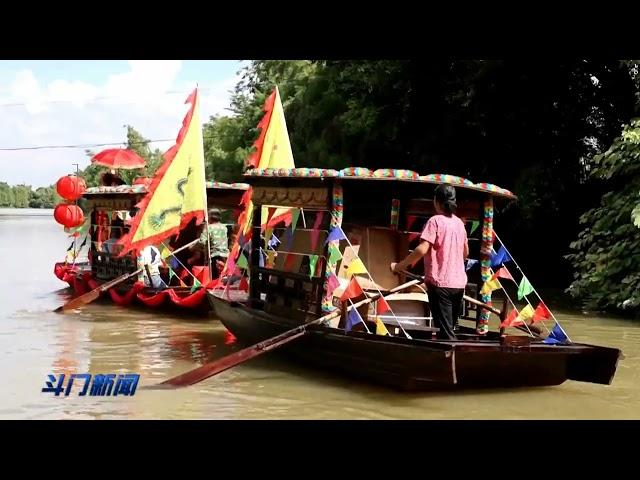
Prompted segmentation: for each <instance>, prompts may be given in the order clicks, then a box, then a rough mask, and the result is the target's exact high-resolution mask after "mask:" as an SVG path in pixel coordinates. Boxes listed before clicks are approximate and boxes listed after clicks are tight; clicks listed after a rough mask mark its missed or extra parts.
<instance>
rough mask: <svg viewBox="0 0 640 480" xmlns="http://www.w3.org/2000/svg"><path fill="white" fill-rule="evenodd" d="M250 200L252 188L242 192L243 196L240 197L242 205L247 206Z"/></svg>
mask: <svg viewBox="0 0 640 480" xmlns="http://www.w3.org/2000/svg"><path fill="white" fill-rule="evenodd" d="M249 200H251V188H249V189H247V191H246V192H244V193H243V194H242V198H241V199H240V205H242V206H243V207H246V206H247V204H248V203H249Z"/></svg>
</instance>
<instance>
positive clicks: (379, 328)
mask: <svg viewBox="0 0 640 480" xmlns="http://www.w3.org/2000/svg"><path fill="white" fill-rule="evenodd" d="M376 335H391V334H390V333H389V330H387V327H386V326H385V324H384V323H382V320H380V317H376Z"/></svg>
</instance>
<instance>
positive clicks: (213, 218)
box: [200, 208, 229, 279]
mask: <svg viewBox="0 0 640 480" xmlns="http://www.w3.org/2000/svg"><path fill="white" fill-rule="evenodd" d="M220 219H221V214H220V210H218V209H217V208H212V209H211V210H209V228H208V231H207V232H202V235H200V243H201V244H202V245H205V246H206V245H207V234H208V236H209V256H210V257H211V267H212V270H213V272H211V279H216V278H218V274H219V271H220V269H219V268H218V264H219V263H220V262H221V263H222V265H223V267H224V262H226V261H227V257H228V256H229V239H228V237H227V227H226V226H225V225H224V224H223V223H221V222H220Z"/></svg>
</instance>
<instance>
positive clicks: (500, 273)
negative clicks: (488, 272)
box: [491, 267, 515, 282]
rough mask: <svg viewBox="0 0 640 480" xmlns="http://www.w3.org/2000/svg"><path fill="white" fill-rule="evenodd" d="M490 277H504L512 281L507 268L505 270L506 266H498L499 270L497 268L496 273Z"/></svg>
mask: <svg viewBox="0 0 640 480" xmlns="http://www.w3.org/2000/svg"><path fill="white" fill-rule="evenodd" d="M491 278H492V279H494V280H495V279H496V278H504V279H506V280H511V281H514V282H515V280H514V279H513V277H512V276H511V273H509V270H507V267H502V268H500V270H498V271H497V272H496V273H494V274H493V277H491Z"/></svg>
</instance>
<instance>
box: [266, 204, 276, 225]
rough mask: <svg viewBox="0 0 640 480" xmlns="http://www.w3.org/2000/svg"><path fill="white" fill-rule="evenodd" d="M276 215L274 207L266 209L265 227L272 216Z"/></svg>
mask: <svg viewBox="0 0 640 480" xmlns="http://www.w3.org/2000/svg"><path fill="white" fill-rule="evenodd" d="M274 213H276V207H267V221H266V222H265V225H269V221H270V220H271V218H272V217H273V214H274Z"/></svg>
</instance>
